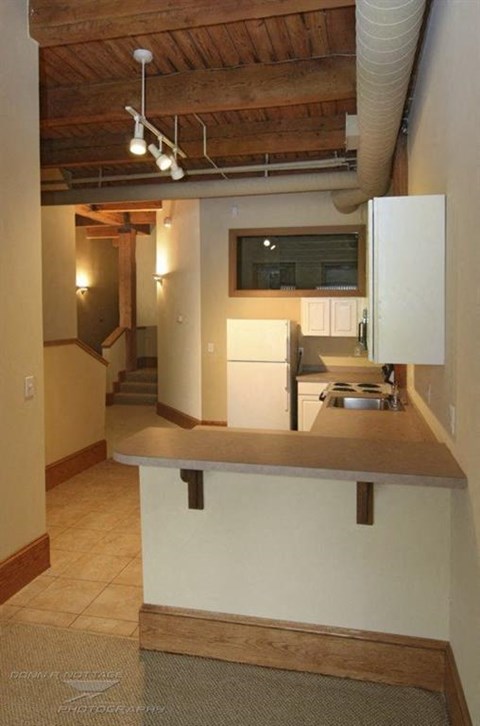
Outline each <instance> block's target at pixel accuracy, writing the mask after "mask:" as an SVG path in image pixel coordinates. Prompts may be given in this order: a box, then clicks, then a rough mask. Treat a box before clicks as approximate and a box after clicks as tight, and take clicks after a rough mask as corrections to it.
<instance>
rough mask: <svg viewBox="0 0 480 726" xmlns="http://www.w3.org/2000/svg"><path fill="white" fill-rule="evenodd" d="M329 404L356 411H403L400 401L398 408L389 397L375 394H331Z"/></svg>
mask: <svg viewBox="0 0 480 726" xmlns="http://www.w3.org/2000/svg"><path fill="white" fill-rule="evenodd" d="M327 405H328V406H329V407H331V408H350V409H353V410H356V411H403V404H402V403H400V401H399V402H398V406H397V408H393V407H392V406H391V403H390V401H389V400H388V398H385V397H381V398H376V397H374V396H368V397H367V396H355V397H353V396H331V398H330V400H329V402H328V404H327Z"/></svg>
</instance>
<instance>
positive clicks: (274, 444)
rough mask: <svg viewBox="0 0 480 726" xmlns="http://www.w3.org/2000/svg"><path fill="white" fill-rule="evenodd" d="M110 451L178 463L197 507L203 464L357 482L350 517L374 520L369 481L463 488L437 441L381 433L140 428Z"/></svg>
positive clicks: (143, 460)
mask: <svg viewBox="0 0 480 726" xmlns="http://www.w3.org/2000/svg"><path fill="white" fill-rule="evenodd" d="M114 459H115V460H116V461H119V462H121V463H122V464H131V465H133V466H147V467H150V466H155V467H166V468H170V469H171V468H175V469H180V472H181V478H182V480H183V481H185V482H186V483H187V484H188V502H189V507H190V508H194V509H203V507H204V502H203V472H205V471H236V472H242V473H254V474H266V475H271V474H273V475H278V476H295V477H305V478H309V479H326V480H338V481H339V482H340V481H342V480H343V481H354V482H357V522H358V523H359V524H372V523H373V484H374V483H375V484H400V485H409V486H427V487H443V488H450V489H454V488H463V487H465V486H466V484H467V481H466V477H465V474H464V472H463V471H462V469H461V468H460V466H459V465H458V463H457V462H456V460H455V459H454V458H453V456H452V454H451V453H450V451H449V450H448V448H447V447H446V446H445V444H440V443H438V442H436V441H420V442H419V441H384V440H380V441H379V440H368V441H366V440H365V439H359V438H335V437H327V436H317V435H315V434H312V433H301V432H298V431H285V432H282V431H279V432H277V431H262V430H256V431H252V430H250V429H242V430H238V429H237V430H231V429H228V428H225V429H217V430H213V429H200V428H199V429H192V430H189V431H187V430H184V429H162V428H157V427H152V428H147V429H144V430H143V431H140V432H139V433H137V434H134V435H133V436H130V437H129V438H127V439H124V440H123V441H122V442H121V443H120V444H119V446H118V448H117V450H116V451H115V453H114Z"/></svg>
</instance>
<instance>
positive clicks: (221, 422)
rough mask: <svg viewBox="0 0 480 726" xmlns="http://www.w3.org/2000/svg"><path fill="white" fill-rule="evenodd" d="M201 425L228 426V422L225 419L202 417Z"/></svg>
mask: <svg viewBox="0 0 480 726" xmlns="http://www.w3.org/2000/svg"><path fill="white" fill-rule="evenodd" d="M202 426H228V424H227V422H226V421H208V420H206V419H203V420H202Z"/></svg>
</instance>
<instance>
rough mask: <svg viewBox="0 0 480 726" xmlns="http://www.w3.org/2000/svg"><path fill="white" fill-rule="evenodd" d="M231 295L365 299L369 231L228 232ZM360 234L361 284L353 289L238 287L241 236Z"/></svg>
mask: <svg viewBox="0 0 480 726" xmlns="http://www.w3.org/2000/svg"><path fill="white" fill-rule="evenodd" d="M228 234H229V242H228V295H229V297H365V291H366V228H365V225H363V224H357V225H345V226H339V225H336V226H316V227H261V228H258V227H254V228H249V229H229V231H228ZM301 234H304V235H312V234H330V235H331V234H338V235H342V234H358V284H357V287H356V288H355V289H353V290H334V289H331V288H325V289H323V290H317V289H315V290H313V289H309V290H304V289H300V288H298V289H295V290H270V289H268V290H253V289H248V290H242V289H239V288H238V287H237V254H238V239H239V238H240V237H263V236H265V237H269V236H272V237H273V236H277V237H278V236H281V235H285V236H287V235H301Z"/></svg>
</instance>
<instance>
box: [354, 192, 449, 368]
mask: <svg viewBox="0 0 480 726" xmlns="http://www.w3.org/2000/svg"><path fill="white" fill-rule="evenodd" d="M368 214H369V225H368V258H369V275H368V282H369V296H368V297H369V325H368V338H369V339H368V357H369V359H370V360H372V361H374V362H375V363H418V364H442V363H443V362H444V356H445V197H444V196H443V195H430V196H410V197H408V196H407V197H381V198H375V199H372V200H371V201H370V202H369V205H368Z"/></svg>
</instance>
